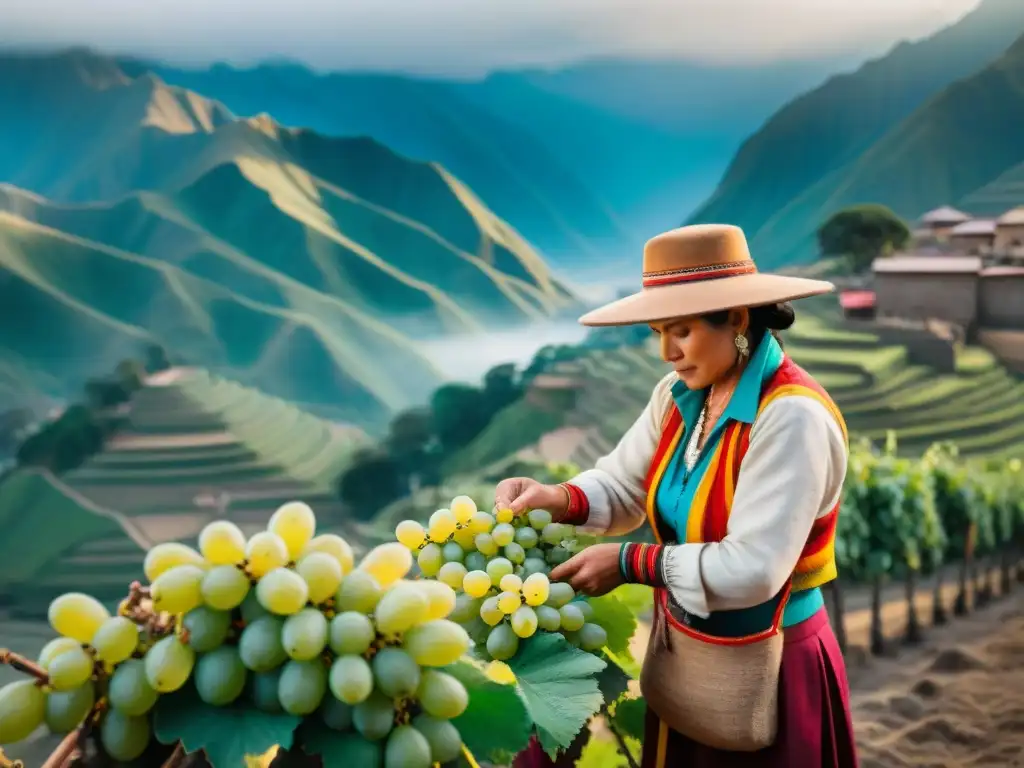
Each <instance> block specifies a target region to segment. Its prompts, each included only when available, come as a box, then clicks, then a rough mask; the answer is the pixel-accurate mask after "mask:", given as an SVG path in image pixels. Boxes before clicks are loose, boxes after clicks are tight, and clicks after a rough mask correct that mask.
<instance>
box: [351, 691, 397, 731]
mask: <svg viewBox="0 0 1024 768" xmlns="http://www.w3.org/2000/svg"><path fill="white" fill-rule="evenodd" d="M394 723H395V705H394V703H393V702H392V701H391V699H389V698H388V697H387V696H385V695H384V694H383V693H381V692H380V691H374V692H373V693H372V694H370V697H369V698H368V699H366V701H361V702H359V703H358V704H356V705H355V707H353V708H352V724H353V725H354V726H355V727H356V730H357V731H359V733H361V734H362V735H363V736H365V737H366V738H367V739H370V740H371V741H379V740H380V739H383V738H384V737H385V736H387V735H388V734H389V733H390V732H391V727H392V726H393V725H394Z"/></svg>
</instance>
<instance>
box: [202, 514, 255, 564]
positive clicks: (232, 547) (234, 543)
mask: <svg viewBox="0 0 1024 768" xmlns="http://www.w3.org/2000/svg"><path fill="white" fill-rule="evenodd" d="M199 551H200V552H201V553H202V555H203V557H204V558H205V559H206V562H208V563H209V564H210V565H238V564H239V563H241V562H242V561H243V560H245V534H244V533H242V530H241V528H239V527H238V526H237V525H235V524H234V523H232V522H229V521H227V520H215V521H213V522H212V523H210V524H208V525H207V526H206V527H205V528H203V530H202V531H201V532H200V533H199Z"/></svg>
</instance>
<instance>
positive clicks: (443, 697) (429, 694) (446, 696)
mask: <svg viewBox="0 0 1024 768" xmlns="http://www.w3.org/2000/svg"><path fill="white" fill-rule="evenodd" d="M502 626H506V625H504V624H503V625H502ZM510 631H511V630H510ZM492 632H493V630H492ZM513 637H515V636H514V635H513ZM416 698H418V699H419V700H420V705H421V706H422V707H423V709H424V711H425V712H426V713H427V714H430V715H433V716H434V717H439V718H441V719H442V720H451V719H453V718H456V717H458V716H459V715H461V714H462V713H463V712H465V711H466V707H467V706H468V705H469V694H468V693H467V692H466V688H465V686H464V685H463V684H462V683H461V682H459V680H458V679H457V678H455V677H452V676H451V675H449V674H448V673H447V672H441V671H439V670H436V669H425V670H423V676H422V679H421V680H420V686H419V688H418V689H417V691H416Z"/></svg>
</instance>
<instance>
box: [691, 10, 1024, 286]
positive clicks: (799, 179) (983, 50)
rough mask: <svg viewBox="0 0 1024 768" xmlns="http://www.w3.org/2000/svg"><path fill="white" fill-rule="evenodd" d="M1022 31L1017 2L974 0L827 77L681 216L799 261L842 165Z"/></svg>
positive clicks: (767, 255)
mask: <svg viewBox="0 0 1024 768" xmlns="http://www.w3.org/2000/svg"><path fill="white" fill-rule="evenodd" d="M1022 31H1024V4H1022V3H1019V2H1017V1H1016V0H983V2H982V3H981V5H980V6H978V8H977V9H975V10H974V11H973V12H971V13H970V14H968V15H967V16H966V17H964V18H963V19H962V20H960V21H959V22H958V23H956V24H954V25H952V26H950V27H948V28H946V29H944V30H942V31H940V32H938V33H937V34H935V35H933V36H931V37H929V38H927V39H925V40H922V41H919V42H916V43H902V44H900V45H899V46H897V47H896V48H894V49H893V50H892V51H891V52H890V53H889V54H887V55H886V56H884V57H882V58H880V59H878V60H875V61H872V62H869V63H867V64H865V65H864V66H863V67H861V68H860V69H858V70H857V71H856V72H853V73H850V74H844V75H840V76H837V77H833V78H831V79H830V80H828V81H827V82H826V83H825V84H824V85H822V86H821V87H819V88H817V89H815V90H813V91H811V92H810V93H807V94H805V95H803V96H801V97H800V98H798V99H796V100H794V101H793V102H791V103H790V104H788V105H786V106H785V107H784V108H783V109H781V110H780V111H779V112H777V113H776V114H775V115H774V116H773V117H772V118H771V119H770V120H769V121H768V122H767V123H766V124H765V125H764V127H763V128H762V129H761V130H759V131H758V132H757V133H755V134H754V135H753V136H751V137H750V138H749V139H748V140H747V141H746V142H745V143H744V144H743V146H742V147H741V148H740V151H739V152H738V153H737V154H736V157H735V158H734V159H733V161H732V163H731V165H730V166H729V169H728V170H727V171H726V173H725V176H724V177H723V179H722V181H721V183H720V184H719V186H718V189H717V190H716V191H715V193H714V195H712V197H711V198H710V199H709V200H708V201H707V202H706V203H705V204H704V205H703V206H702V207H701V208H700V209H699V210H698V211H697V212H696V213H694V214H693V215H692V216H691V217H690V218H689V221H690V222H707V221H726V222H730V223H735V224H738V225H740V226H742V227H743V228H744V229H745V230H746V231H747V234H748V236H749V237H750V238H751V239H752V240H754V239H757V240H758V248H759V251H758V253H759V257H763V258H764V259H765V261H766V263H767V265H768V266H779V265H780V264H783V263H786V262H787V261H792V260H794V259H801V258H803V259H806V258H808V257H809V256H810V255H811V254H810V253H809V252H808V251H807V247H806V246H807V241H806V233H807V232H808V231H809V230H810V229H811V228H813V227H815V226H817V224H819V223H820V222H819V221H817V220H813V221H812V220H808V219H807V217H808V216H812V215H815V214H816V213H817V211H818V209H819V208H820V205H821V204H822V203H823V202H824V201H825V200H827V198H828V197H829V195H830V194H832V193H834V192H835V191H836V190H840V189H842V188H843V187H844V185H845V180H846V173H847V166H849V165H850V164H851V163H855V162H856V161H857V160H858V158H860V156H861V155H862V154H863V153H865V152H866V151H868V150H869V148H871V147H872V146H873V145H874V144H875V142H877V141H879V140H880V139H882V137H884V136H885V135H886V134H887V133H888V132H889V131H890V130H892V129H893V128H894V127H895V126H897V125H899V124H900V123H901V122H902V121H903V120H904V119H906V118H908V117H909V116H910V115H911V114H912V113H913V112H914V111H915V110H916V109H917V108H918V107H920V106H921V105H922V104H924V103H925V102H927V101H928V100H929V99H931V98H932V97H934V96H935V95H936V94H938V93H940V92H941V91H942V90H943V89H944V88H946V87H947V86H948V85H950V84H951V83H953V82H955V81H957V80H959V79H961V78H964V77H967V76H970V75H972V74H974V73H975V72H977V71H979V70H980V69H982V68H983V67H985V66H986V65H987V64H989V63H990V62H992V61H993V60H995V59H997V58H998V57H999V56H1000V55H1001V54H1002V53H1003V52H1004V51H1005V50H1006V48H1007V46H1009V45H1010V44H1011V43H1012V42H1013V41H1014V40H1015V39H1016V38H1017V37H1018V36H1019V35H1020V34H1021V32H1022ZM979 143H983V142H979ZM1001 170H1005V167H1004V169H1001ZM901 183H906V184H913V183H915V180H913V179H908V180H904V181H903V182H901ZM865 199H873V198H865ZM787 207H792V212H789V211H786V209H787ZM783 214H784V215H785V220H784V221H782V220H780V219H781V215H783Z"/></svg>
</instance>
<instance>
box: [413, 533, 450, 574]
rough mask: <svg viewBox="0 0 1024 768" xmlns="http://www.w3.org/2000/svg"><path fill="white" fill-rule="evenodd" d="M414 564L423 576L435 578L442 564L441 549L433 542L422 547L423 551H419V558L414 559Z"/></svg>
mask: <svg viewBox="0 0 1024 768" xmlns="http://www.w3.org/2000/svg"><path fill="white" fill-rule="evenodd" d="M416 564H417V565H419V567H420V570H421V571H423V575H424V576H428V577H434V576H437V572H438V571H440V570H441V566H442V565H443V564H444V555H443V553H442V550H441V547H439V546H438V545H437V544H434V543H433V542H431V543H429V544H426V545H424V547H423V549H421V550H420V554H419V556H418V557H417V558H416Z"/></svg>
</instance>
